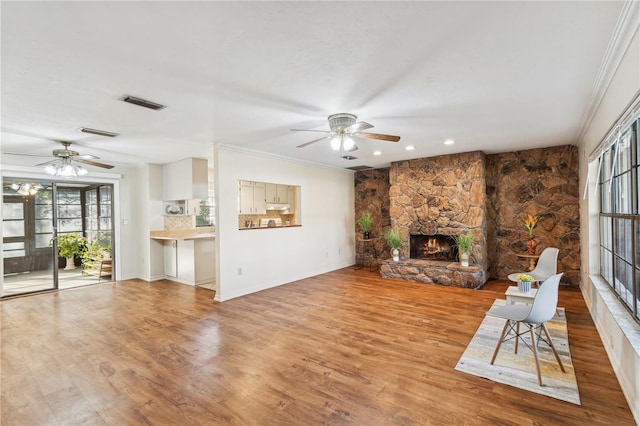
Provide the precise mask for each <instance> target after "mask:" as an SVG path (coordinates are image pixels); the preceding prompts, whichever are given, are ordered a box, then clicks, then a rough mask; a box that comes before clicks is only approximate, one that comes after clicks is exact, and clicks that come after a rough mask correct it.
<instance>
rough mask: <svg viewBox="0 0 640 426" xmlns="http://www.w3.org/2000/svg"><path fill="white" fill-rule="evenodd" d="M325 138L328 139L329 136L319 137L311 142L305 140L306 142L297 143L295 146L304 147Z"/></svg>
mask: <svg viewBox="0 0 640 426" xmlns="http://www.w3.org/2000/svg"><path fill="white" fill-rule="evenodd" d="M325 139H330V136H325V137H323V138H320V139H314V140H312V141H311V142H307V143H303V144H302V145H298V146H297V147H296V148H304V147H305V146H309V145H311V144H313V143H316V142H320V141H323V140H325Z"/></svg>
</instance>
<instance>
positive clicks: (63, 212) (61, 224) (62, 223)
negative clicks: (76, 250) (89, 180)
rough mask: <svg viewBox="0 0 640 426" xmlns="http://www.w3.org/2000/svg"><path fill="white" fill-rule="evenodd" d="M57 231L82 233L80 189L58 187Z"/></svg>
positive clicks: (61, 232) (60, 232)
mask: <svg viewBox="0 0 640 426" xmlns="http://www.w3.org/2000/svg"><path fill="white" fill-rule="evenodd" d="M57 202H58V233H59V234H68V233H73V232H77V233H79V234H82V203H81V201H80V189H78V188H58V197H57Z"/></svg>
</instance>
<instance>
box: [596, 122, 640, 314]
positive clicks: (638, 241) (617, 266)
mask: <svg viewBox="0 0 640 426" xmlns="http://www.w3.org/2000/svg"><path fill="white" fill-rule="evenodd" d="M600 161H601V164H600V167H601V173H600V176H599V181H598V185H599V190H600V275H602V277H603V278H604V279H605V280H606V281H607V283H609V285H610V286H611V287H612V288H613V290H614V291H615V293H616V294H617V295H618V297H619V298H620V300H622V302H623V303H624V305H625V306H626V307H627V308H628V309H629V310H630V311H631V312H632V313H633V316H634V318H635V319H636V320H638V321H639V322H640V312H639V311H640V306H639V305H640V302H639V298H640V201H639V200H638V198H639V197H638V189H639V188H640V119H636V120H635V122H633V123H632V124H631V125H630V126H629V127H628V128H627V129H625V130H624V131H623V133H622V135H621V137H619V138H618V139H617V142H616V143H614V144H613V145H612V146H611V147H609V148H608V149H607V150H606V151H605V152H604V153H603V154H602V156H601V157H600Z"/></svg>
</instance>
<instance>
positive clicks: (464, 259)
mask: <svg viewBox="0 0 640 426" xmlns="http://www.w3.org/2000/svg"><path fill="white" fill-rule="evenodd" d="M460 265H462V266H469V253H460Z"/></svg>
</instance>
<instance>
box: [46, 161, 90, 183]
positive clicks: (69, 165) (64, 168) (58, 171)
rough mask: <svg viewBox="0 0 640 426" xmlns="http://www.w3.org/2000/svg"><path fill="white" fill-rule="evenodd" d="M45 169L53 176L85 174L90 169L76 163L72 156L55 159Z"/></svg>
mask: <svg viewBox="0 0 640 426" xmlns="http://www.w3.org/2000/svg"><path fill="white" fill-rule="evenodd" d="M44 171H45V173H48V174H50V175H51V176H57V177H65V178H73V177H78V176H84V175H86V174H87V173H89V171H88V170H87V169H85V168H84V167H82V166H81V165H79V164H74V163H73V162H72V160H71V159H70V158H63V159H60V160H53V162H51V163H50V164H47V165H46V166H45V168H44Z"/></svg>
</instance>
